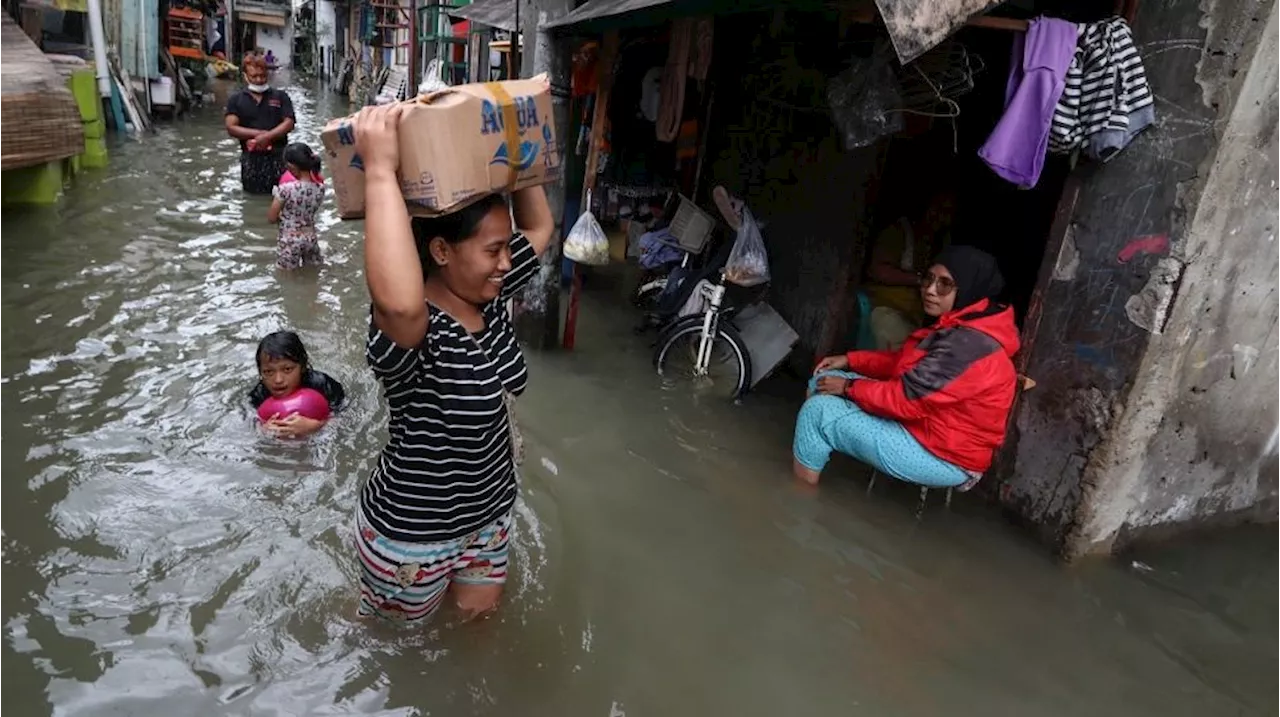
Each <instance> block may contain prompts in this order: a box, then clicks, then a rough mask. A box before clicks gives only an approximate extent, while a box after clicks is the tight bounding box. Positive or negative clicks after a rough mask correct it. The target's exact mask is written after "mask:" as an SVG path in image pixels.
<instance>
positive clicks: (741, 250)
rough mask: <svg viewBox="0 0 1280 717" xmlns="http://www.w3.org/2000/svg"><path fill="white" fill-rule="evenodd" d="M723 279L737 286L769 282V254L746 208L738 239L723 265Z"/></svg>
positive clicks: (744, 207) (754, 221)
mask: <svg viewBox="0 0 1280 717" xmlns="http://www.w3.org/2000/svg"><path fill="white" fill-rule="evenodd" d="M724 278H725V279H726V280H728V281H731V282H733V283H735V284H737V285H738V286H756V285H757V284H763V283H765V282H766V281H768V280H769V254H768V252H766V251H765V248H764V237H763V236H761V234H760V225H758V224H756V218H755V217H753V216H751V210H750V209H748V208H747V207H746V206H743V207H742V224H741V225H740V226H739V227H738V237H737V239H735V240H734V241H733V248H732V249H730V250H729V259H728V260H727V261H726V262H725V264H724Z"/></svg>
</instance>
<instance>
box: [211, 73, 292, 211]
mask: <svg viewBox="0 0 1280 717" xmlns="http://www.w3.org/2000/svg"><path fill="white" fill-rule="evenodd" d="M240 69H241V71H243V72H244V79H245V81H246V83H247V85H248V86H247V87H246V88H245V89H243V90H241V91H239V92H237V93H235V94H234V95H232V96H231V99H229V100H227V113H226V123H227V134H229V135H231V136H232V137H235V138H236V139H238V140H240V184H241V185H242V186H243V187H244V191H246V192H249V193H250V194H270V193H271V189H272V188H273V187H275V186H276V183H277V182H279V181H280V176H281V175H282V174H284V169H285V167H284V148H285V145H287V144H289V131H290V130H292V129H293V122H294V117H293V102H292V101H291V100H290V99H289V95H288V94H286V93H285V92H284V91H283V90H277V89H272V88H271V87H270V86H269V85H268V84H267V63H266V61H265V60H263V59H262V56H261V55H258V54H248V55H245V57H244V62H243V63H241V65H240Z"/></svg>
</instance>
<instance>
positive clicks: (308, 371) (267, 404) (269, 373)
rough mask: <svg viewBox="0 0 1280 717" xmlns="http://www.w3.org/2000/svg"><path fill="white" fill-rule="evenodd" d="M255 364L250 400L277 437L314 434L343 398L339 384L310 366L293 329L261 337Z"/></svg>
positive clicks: (299, 339)
mask: <svg viewBox="0 0 1280 717" xmlns="http://www.w3.org/2000/svg"><path fill="white" fill-rule="evenodd" d="M257 363H258V378H259V380H258V385H256V386H254V387H253V390H251V391H250V392H249V402H250V403H252V404H253V407H254V408H255V409H256V410H257V412H258V418H259V419H260V420H261V421H262V425H263V427H264V428H265V429H266V430H267V432H269V433H271V434H272V435H274V436H277V437H279V438H303V437H305V436H309V435H311V434H312V433H315V432H316V431H318V430H320V429H321V428H322V427H323V426H324V424H325V423H326V422H327V421H328V420H329V416H330V414H331V413H332V412H333V411H336V410H338V408H340V407H341V406H342V402H343V400H344V399H345V398H346V391H345V390H344V389H343V388H342V384H341V383H339V382H338V381H337V380H336V379H334V378H333V377H332V376H329V375H328V374H326V373H324V372H322V371H317V370H315V369H313V368H311V362H310V359H309V358H308V356H307V348H306V347H305V346H303V345H302V339H301V338H299V337H298V335H297V334H296V333H294V332H292V331H277V332H275V333H272V334H267V335H266V336H264V337H263V338H262V341H260V342H258V352H257Z"/></svg>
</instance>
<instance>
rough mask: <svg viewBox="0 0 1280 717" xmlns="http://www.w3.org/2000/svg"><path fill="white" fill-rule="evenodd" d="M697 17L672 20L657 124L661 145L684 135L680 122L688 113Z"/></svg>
mask: <svg viewBox="0 0 1280 717" xmlns="http://www.w3.org/2000/svg"><path fill="white" fill-rule="evenodd" d="M696 22H697V21H696V20H694V19H693V18H679V19H676V20H672V21H671V39H670V41H669V46H668V50H667V63H666V66H665V67H663V69H662V88H661V96H660V97H659V103H658V115H657V121H656V123H655V124H654V130H655V134H656V135H657V137H658V141H659V142H671V141H673V140H675V138H676V135H677V134H679V132H680V120H681V117H682V114H683V112H684V86H685V79H686V78H687V77H688V76H689V58H690V56H691V54H692V53H693V52H694V49H693V44H694V40H695V37H694V29H695V23H696Z"/></svg>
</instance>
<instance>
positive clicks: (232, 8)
mask: <svg viewBox="0 0 1280 717" xmlns="http://www.w3.org/2000/svg"><path fill="white" fill-rule="evenodd" d="M235 28H236V0H227V16H226V18H224V22H223V23H222V31H223V32H225V33H226V34H227V36H226V38H225V39H226V42H225V43H224V44H225V45H226V47H227V62H230V63H231V64H233V65H239V64H240V63H239V62H238V61H237V60H236V29H235Z"/></svg>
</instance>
